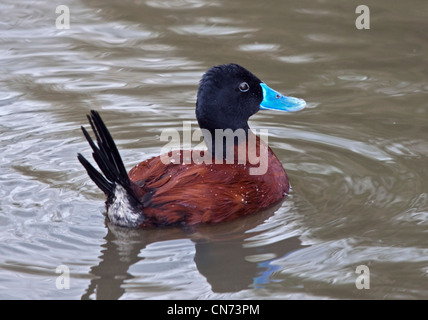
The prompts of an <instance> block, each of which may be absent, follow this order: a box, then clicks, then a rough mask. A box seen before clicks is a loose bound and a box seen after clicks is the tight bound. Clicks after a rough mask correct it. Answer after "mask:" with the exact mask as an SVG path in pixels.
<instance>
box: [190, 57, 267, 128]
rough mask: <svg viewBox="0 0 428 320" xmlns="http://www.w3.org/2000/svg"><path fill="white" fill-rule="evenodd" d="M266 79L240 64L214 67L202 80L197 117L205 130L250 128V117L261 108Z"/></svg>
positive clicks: (197, 103)
mask: <svg viewBox="0 0 428 320" xmlns="http://www.w3.org/2000/svg"><path fill="white" fill-rule="evenodd" d="M261 82H262V81H261V80H260V79H259V78H257V77H256V76H255V75H253V74H252V73H251V72H250V71H248V70H247V69H245V68H243V67H241V66H240V65H237V64H226V65H219V66H215V67H212V68H211V69H209V70H208V71H207V72H206V73H205V74H204V76H203V77H202V79H201V82H200V85H199V90H198V98H197V101H196V118H197V119H198V123H199V126H200V127H201V129H208V130H209V131H210V132H212V133H214V130H215V129H223V130H225V129H232V130H234V131H235V130H237V129H244V130H248V119H249V118H250V117H251V116H252V115H253V114H255V113H256V112H257V111H259V109H260V103H261V102H262V100H263V91H262V87H261V86H260V83H261Z"/></svg>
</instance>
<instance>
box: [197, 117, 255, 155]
mask: <svg viewBox="0 0 428 320" xmlns="http://www.w3.org/2000/svg"><path fill="white" fill-rule="evenodd" d="M201 129H202V133H203V135H204V142H205V144H206V146H207V148H208V152H209V153H210V154H211V155H212V156H213V157H215V158H218V159H220V158H222V159H224V160H226V159H231V157H234V158H235V156H236V154H235V153H236V148H235V147H236V146H238V145H246V141H247V139H248V135H249V134H253V133H252V132H251V129H250V128H249V126H248V124H246V125H245V126H244V127H240V128H235V129H213V128H211V129H208V128H204V127H201Z"/></svg>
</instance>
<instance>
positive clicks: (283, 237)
mask: <svg viewBox="0 0 428 320" xmlns="http://www.w3.org/2000/svg"><path fill="white" fill-rule="evenodd" d="M361 4H365V5H367V6H368V8H369V9H370V29H362V30H359V29H357V28H356V25H355V21H356V19H357V18H358V16H359V14H356V13H355V9H356V7H357V6H358V5H361ZM59 5H66V6H67V7H68V8H69V10H70V28H69V29H58V28H57V27H56V23H55V22H56V20H57V19H58V17H59V16H60V14H57V13H56V12H55V9H56V8H57V6H59ZM0 12H1V13H0V16H1V19H0V70H1V72H0V225H1V231H0V298H2V299H34V298H36V299H81V298H83V299H103V298H109V299H226V298H227V299H284V298H292V299H312V298H321V299H342V298H343V299H397V298H404V299H426V298H428V237H427V232H428V222H427V219H428V104H427V102H426V99H427V94H428V34H427V32H426V30H427V29H428V20H427V15H428V3H427V2H426V1H423V0H411V1H393V2H392V1H372V0H369V1H365V3H361V2H359V1H353V0H352V1H346V2H338V1H332V0H331V1H329V0H323V1H322V0H318V1H307V0H304V1H242V0H240V1H225V0H216V1H204V0H162V1H149V0H141V1H112V0H104V1H100V0H88V1H83V0H81V1H78V0H69V1H66V2H64V1H19V2H16V1H12V0H5V1H2V3H1V4H0ZM63 22H64V21H63ZM365 22H367V21H365ZM228 62H236V63H239V64H242V65H243V66H245V67H247V68H248V69H250V70H251V71H252V72H254V73H255V74H256V75H257V76H258V77H259V78H261V79H262V80H263V81H265V82H266V83H268V84H269V85H270V86H271V87H273V88H275V89H276V90H278V91H280V92H283V93H285V94H290V95H294V96H298V97H301V98H304V99H305V100H306V101H307V102H308V107H307V108H306V109H305V110H303V111H300V112H298V113H293V114H278V113H275V112H273V111H265V112H260V113H258V114H257V115H256V116H254V117H253V118H252V121H251V125H252V127H254V128H256V129H262V128H263V129H268V130H269V144H270V145H271V147H272V149H273V150H274V151H275V153H276V154H277V156H278V157H279V159H280V160H281V162H282V163H283V164H284V167H285V169H286V171H287V173H288V175H289V176H290V180H291V184H292V192H291V193H290V195H289V197H288V198H287V199H286V200H285V201H284V202H283V203H282V204H280V205H279V206H278V207H277V208H274V209H272V210H269V211H268V212H263V213H260V214H258V215H254V216H251V217H247V218H244V219H242V220H239V221H236V222H232V223H226V224H221V225H217V226H201V227H199V228H196V229H194V230H181V229H178V228H167V229H159V230H140V231H135V230H123V229H117V228H112V227H110V226H107V225H106V224H105V221H104V216H103V215H102V213H103V211H104V196H103V195H102V193H101V192H100V191H99V190H98V188H97V187H96V186H95V185H94V184H93V183H92V182H91V181H90V180H89V178H88V177H87V175H86V172H85V170H84V169H83V168H82V167H81V166H80V164H79V163H78V161H77V159H76V154H77V152H82V153H83V154H85V155H87V156H88V155H89V154H90V150H89V146H88V145H87V143H86V141H85V140H84V137H83V136H82V134H81V131H80V126H81V125H82V124H85V125H86V117H85V115H86V114H87V113H88V111H89V110H90V109H96V110H98V111H100V112H101V114H102V116H103V117H104V119H105V121H106V123H107V124H108V127H109V128H110V130H111V132H112V134H113V136H114V137H115V139H116V141H117V144H118V146H119V149H120V151H121V154H122V156H123V158H124V161H125V163H126V165H127V168H128V169H130V168H131V167H132V166H133V165H135V164H137V163H138V162H140V161H141V160H144V159H146V158H148V157H150V156H154V155H158V154H159V151H160V149H161V147H162V146H163V145H164V144H165V143H164V142H161V141H160V139H159V136H160V133H161V131H162V129H164V128H178V129H180V128H182V124H183V121H192V123H193V124H194V126H195V127H196V121H195V115H194V105H195V100H196V90H197V86H198V81H199V79H200V77H201V76H202V74H203V73H204V71H205V70H206V69H207V68H209V67H210V66H212V65H216V64H220V63H228ZM360 265H364V266H366V267H368V270H369V280H370V282H369V286H370V288H369V289H358V288H357V285H356V284H358V283H359V279H361V278H358V276H359V274H357V273H356V268H357V267H358V266H360ZM61 266H62V267H61ZM58 267H59V269H58V273H57V268H58ZM64 268H65V269H64ZM64 270H68V271H69V275H70V278H69V288H68V289H62V290H61V289H59V288H61V285H64V283H61V282H59V283H58V276H61V275H64ZM360 282H361V281H360ZM365 284H366V285H367V284H368V283H367V282H366V283H365ZM58 287H59V288H58Z"/></svg>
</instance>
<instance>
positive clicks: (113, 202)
mask: <svg viewBox="0 0 428 320" xmlns="http://www.w3.org/2000/svg"><path fill="white" fill-rule="evenodd" d="M305 105H306V102H305V101H304V100H303V99H299V98H295V97H291V96H285V95H282V94H280V93H279V92H277V91H275V90H273V89H271V88H270V87H269V86H267V85H266V84H265V83H264V82H263V81H261V80H260V79H259V78H258V77H256V76H255V75H254V74H253V73H251V72H250V71H249V70H247V69H245V68H244V67H242V66H241V65H239V64H235V63H229V64H222V65H217V66H213V67H211V68H209V69H208V70H207V71H206V72H205V73H204V74H203V76H202V78H201V80H200V83H199V88H198V92H197V97H196V119H197V122H198V124H199V127H200V130H201V132H202V134H203V141H204V142H205V145H206V147H205V148H204V149H202V150H199V149H190V150H185V149H180V150H171V151H169V152H167V153H165V154H161V155H159V156H156V157H152V158H149V159H146V160H144V161H142V162H140V163H139V164H137V165H136V166H134V167H133V168H132V169H131V170H130V171H129V172H128V171H127V170H126V168H125V165H124V163H123V161H122V158H121V156H120V153H119V151H118V148H117V146H116V143H115V142H114V139H113V137H112V136H111V134H110V132H109V130H108V129H107V127H106V125H105V123H104V121H103V120H102V118H101V116H100V114H99V112H97V111H95V110H91V111H90V114H88V115H87V118H88V121H89V124H90V127H91V128H92V131H93V133H94V135H95V139H93V138H92V137H91V135H90V134H89V133H88V131H87V130H86V129H85V127H84V126H81V129H82V132H83V135H84V136H85V138H86V140H87V141H88V143H89V145H90V147H91V149H92V157H93V159H94V161H95V162H96V164H97V165H98V168H99V170H98V169H96V168H95V167H94V166H93V165H92V164H91V163H90V162H89V161H88V160H87V159H86V158H85V157H84V156H83V155H82V154H81V153H78V154H77V158H78V160H79V162H80V163H81V164H82V165H83V167H84V168H85V169H86V172H87V174H88V175H89V178H90V179H91V180H92V181H93V182H94V183H95V184H96V185H97V186H98V188H99V189H101V191H103V192H104V194H105V196H106V201H105V206H106V217H107V219H108V221H109V223H111V224H113V225H115V226H120V227H126V228H156V227H164V226H173V225H176V226H177V225H181V226H194V225H198V224H216V223H220V222H226V221H231V220H234V219H237V218H239V217H243V216H246V215H249V214H256V213H257V212H260V211H262V210H265V209H267V208H269V207H271V206H274V205H275V204H277V203H279V202H280V201H282V200H283V199H284V197H286V196H287V195H288V194H289V190H290V182H289V178H288V176H287V174H286V172H285V170H284V167H283V165H282V163H281V162H280V160H279V159H278V158H277V156H276V155H275V153H274V152H273V151H272V149H271V148H270V147H269V146H268V145H267V143H266V142H264V140H263V139H260V137H259V136H258V135H256V134H254V132H253V131H252V130H251V129H250V127H249V125H248V121H249V118H250V117H251V116H252V115H254V114H256V113H257V112H258V111H259V110H276V111H284V112H294V111H299V110H301V109H303V108H304V107H305ZM225 132H228V134H225ZM250 142H251V144H250ZM262 154H263V155H264V156H263V157H262ZM256 160H259V161H258V162H257V161H256ZM262 160H263V161H262ZM260 168H262V169H263V170H260Z"/></svg>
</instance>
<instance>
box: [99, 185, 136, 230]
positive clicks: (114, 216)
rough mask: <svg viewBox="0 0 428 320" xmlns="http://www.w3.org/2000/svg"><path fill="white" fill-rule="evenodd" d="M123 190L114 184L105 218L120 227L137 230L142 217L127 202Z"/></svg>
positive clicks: (127, 199)
mask: <svg viewBox="0 0 428 320" xmlns="http://www.w3.org/2000/svg"><path fill="white" fill-rule="evenodd" d="M128 197H129V195H128V193H127V192H126V190H125V188H123V187H122V186H121V185H119V184H116V187H115V190H114V198H113V203H112V204H111V205H110V206H109V207H108V209H107V216H108V218H109V219H110V221H111V223H113V224H115V225H118V226H121V227H131V228H138V227H139V225H140V224H141V223H142V222H143V221H144V216H143V214H142V213H140V212H136V208H135V206H133V205H132V204H131V203H130V201H129V198H128Z"/></svg>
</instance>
